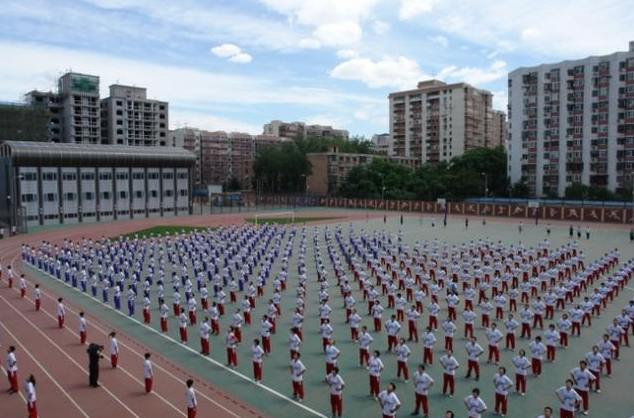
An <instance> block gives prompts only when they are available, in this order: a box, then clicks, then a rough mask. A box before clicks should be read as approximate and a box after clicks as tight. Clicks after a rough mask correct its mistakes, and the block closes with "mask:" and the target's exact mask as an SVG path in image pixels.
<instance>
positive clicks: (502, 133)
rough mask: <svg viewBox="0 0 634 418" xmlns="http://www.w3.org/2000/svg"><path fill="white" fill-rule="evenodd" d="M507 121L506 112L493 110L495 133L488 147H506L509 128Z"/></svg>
mask: <svg viewBox="0 0 634 418" xmlns="http://www.w3.org/2000/svg"><path fill="white" fill-rule="evenodd" d="M508 126H509V125H508V122H507V121H506V113H504V112H502V111H501V110H494V111H493V134H492V135H491V142H490V143H489V144H487V145H486V147H487V148H496V147H504V148H506V142H507V141H508V136H509V128H508Z"/></svg>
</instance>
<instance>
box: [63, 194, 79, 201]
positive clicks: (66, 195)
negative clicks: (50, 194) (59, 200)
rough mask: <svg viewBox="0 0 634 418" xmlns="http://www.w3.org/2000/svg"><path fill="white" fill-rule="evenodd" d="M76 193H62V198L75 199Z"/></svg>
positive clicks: (66, 199)
mask: <svg viewBox="0 0 634 418" xmlns="http://www.w3.org/2000/svg"><path fill="white" fill-rule="evenodd" d="M76 196H77V194H76V193H73V192H71V193H64V200H65V201H67V202H74V201H75V199H76Z"/></svg>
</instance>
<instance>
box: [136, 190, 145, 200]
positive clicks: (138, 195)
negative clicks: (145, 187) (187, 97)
mask: <svg viewBox="0 0 634 418" xmlns="http://www.w3.org/2000/svg"><path fill="white" fill-rule="evenodd" d="M134 197H136V198H137V199H142V198H143V191H142V190H137V191H136V192H134Z"/></svg>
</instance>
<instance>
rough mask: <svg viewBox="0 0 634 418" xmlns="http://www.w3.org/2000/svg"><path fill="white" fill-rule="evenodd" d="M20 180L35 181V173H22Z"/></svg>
mask: <svg viewBox="0 0 634 418" xmlns="http://www.w3.org/2000/svg"><path fill="white" fill-rule="evenodd" d="M22 180H24V181H35V180H37V173H34V172H29V173H22Z"/></svg>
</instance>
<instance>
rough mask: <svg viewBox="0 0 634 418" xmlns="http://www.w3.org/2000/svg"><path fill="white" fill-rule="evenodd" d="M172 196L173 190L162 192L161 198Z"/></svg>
mask: <svg viewBox="0 0 634 418" xmlns="http://www.w3.org/2000/svg"><path fill="white" fill-rule="evenodd" d="M172 196H174V190H163V197H172Z"/></svg>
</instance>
